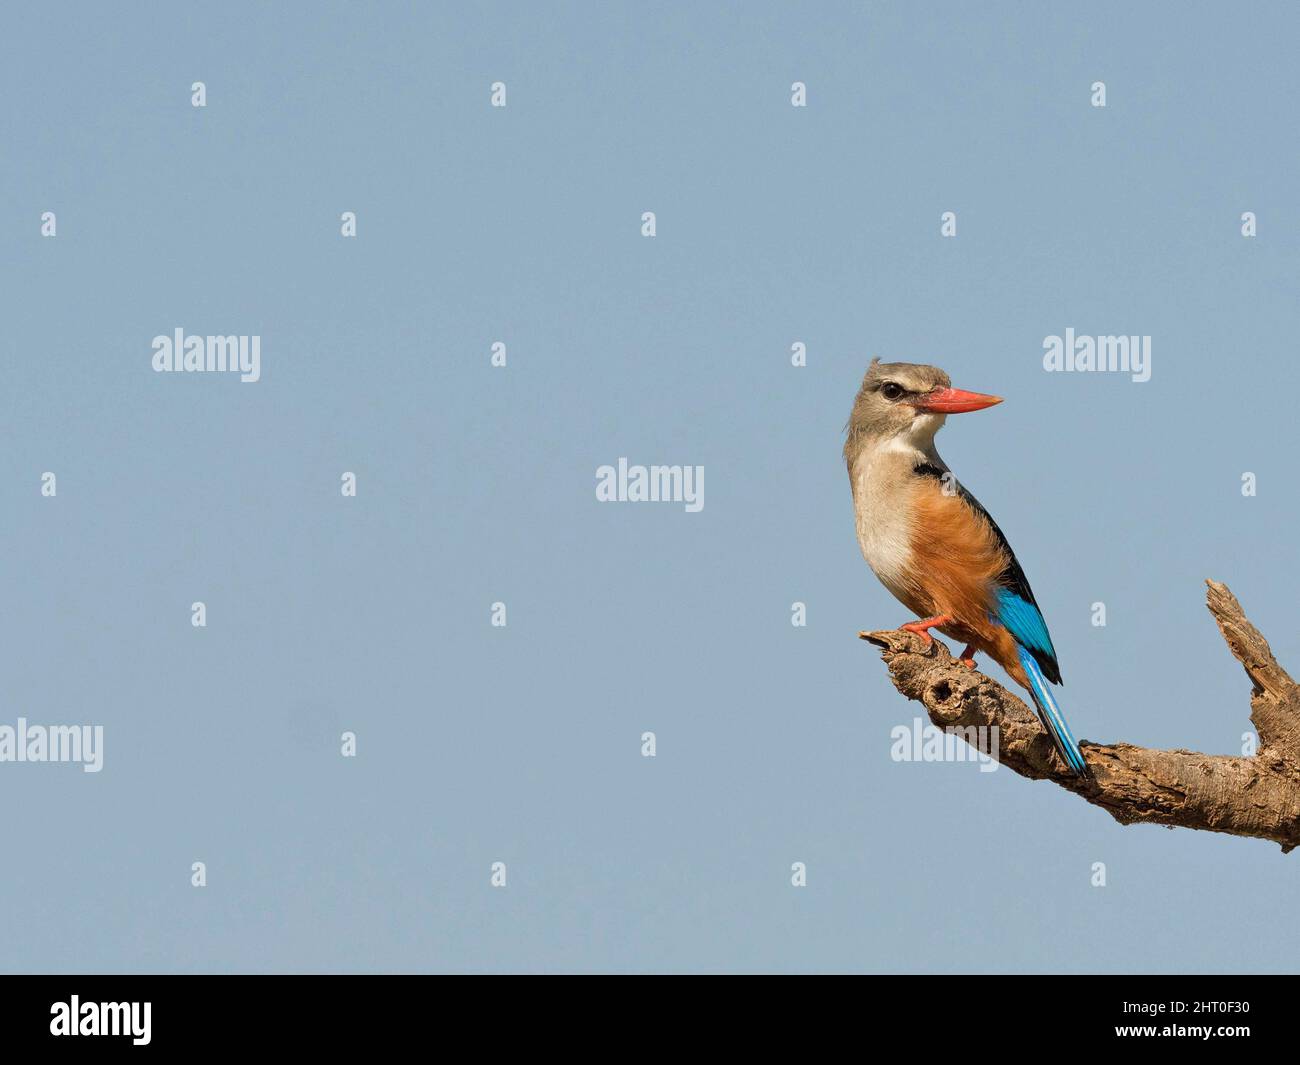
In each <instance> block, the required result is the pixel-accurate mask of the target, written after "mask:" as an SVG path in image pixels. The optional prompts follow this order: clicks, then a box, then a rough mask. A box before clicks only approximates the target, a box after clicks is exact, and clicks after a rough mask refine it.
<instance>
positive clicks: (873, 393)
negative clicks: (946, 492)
mask: <svg viewBox="0 0 1300 1065" xmlns="http://www.w3.org/2000/svg"><path fill="white" fill-rule="evenodd" d="M1001 402H1002V399H1001V397H999V396H985V395H982V394H980V393H979V392H963V391H962V390H961V389H960V388H953V387H952V382H951V381H949V379H948V375H947V374H946V373H944V372H943V371H942V370H941V369H939V367H937V366H926V365H924V364H922V363H916V362H881V361H880V360H879V359H872V360H871V365H870V366H869V367H868V368H867V374H866V376H865V377H863V379H862V387H861V388H860V389H858V398H857V400H856V401H855V402H854V404H853V412H852V413H851V414H850V415H849V424H848V434H849V436H848V441H847V443H846V444H845V446H844V453H845V455H846V456H847V457H848V458H850V460H851V459H852V456H853V454H854V453H856V452H857V451H858V450H860V449H861V448H862V447H864V446H868V445H870V444H871V443H874V442H879V441H884V440H887V439H889V438H891V437H900V438H902V439H903V441H904V442H906V443H908V444H911V445H913V446H915V447H916V448H917V449H918V450H921V451H924V450H926V449H927V448H929V446H930V444H931V442H932V441H933V440H934V434H935V433H937V432H938V431H939V428H940V426H942V425H943V423H944V419H945V418H947V416H948V415H949V414H961V413H964V412H965V411H972V410H983V409H984V408H985V407H991V406H993V404H995V403H1001Z"/></svg>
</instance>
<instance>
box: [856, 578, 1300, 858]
mask: <svg viewBox="0 0 1300 1065" xmlns="http://www.w3.org/2000/svg"><path fill="white" fill-rule="evenodd" d="M1206 584H1207V585H1208V586H1209V592H1208V594H1207V596H1206V599H1207V605H1208V606H1209V608H1210V613H1212V614H1213V615H1214V618H1215V620H1216V621H1217V622H1218V624H1219V631H1220V632H1222V633H1223V638H1224V639H1225V640H1226V641H1227V644H1228V649H1229V650H1230V651H1231V652H1232V653H1233V655H1234V656H1235V657H1236V658H1237V659H1238V661H1240V662H1241V664H1242V666H1244V667H1245V670H1246V675H1247V676H1248V677H1250V680H1251V683H1252V685H1253V691H1252V692H1251V699H1250V706H1251V712H1250V719H1251V721H1252V722H1253V723H1254V725H1255V731H1256V733H1257V734H1258V736H1259V747H1258V750H1257V752H1256V754H1255V755H1254V757H1250V758H1244V757H1242V758H1236V757H1230V756H1225V755H1209V754H1198V753H1196V752H1195V751H1183V750H1174V751H1159V750H1152V749H1150V748H1146V747H1134V746H1133V745H1132V744H1129V743H1111V744H1100V743H1091V742H1089V741H1082V742H1081V743H1080V747H1081V748H1082V750H1083V755H1084V758H1085V759H1087V762H1088V765H1089V767H1090V768H1091V769H1092V771H1093V773H1094V774H1095V778H1096V779H1094V780H1091V781H1089V780H1080V779H1079V778H1077V777H1075V776H1074V775H1073V774H1071V773H1070V771H1069V770H1068V769H1067V768H1066V767H1065V765H1064V764H1063V763H1062V762H1061V760H1060V758H1059V757H1058V756H1057V754H1056V751H1055V749H1054V748H1053V746H1052V741H1051V740H1050V738H1049V737H1048V735H1047V733H1046V732H1045V731H1044V730H1043V727H1042V726H1041V725H1040V724H1039V722H1038V718H1037V716H1036V715H1035V714H1034V711H1033V710H1032V709H1031V708H1030V707H1029V706H1027V705H1026V704H1025V703H1024V702H1023V701H1022V700H1020V699H1019V698H1017V697H1016V696H1015V695H1012V694H1011V693H1010V692H1009V691H1007V690H1006V689H1005V688H1003V687H1002V686H1001V685H1000V684H998V683H997V682H996V681H994V680H991V679H989V678H988V677H986V676H985V675H984V674H983V673H980V672H978V671H976V670H972V669H969V668H967V667H966V666H963V665H962V664H961V663H960V662H958V661H956V660H955V659H954V658H953V657H952V655H951V654H950V653H949V651H948V649H947V648H946V647H945V646H944V645H943V643H942V642H941V641H939V640H935V641H934V643H933V644H932V645H930V646H929V647H927V646H926V645H925V643H924V641H923V640H922V639H921V637H919V636H917V635H915V634H913V633H910V632H898V631H888V632H863V633H860V634H859V635H860V636H861V637H862V638H863V639H864V640H869V641H870V642H871V643H873V644H875V645H877V646H878V647H880V648H882V649H883V650H882V655H881V656H882V657H883V658H884V660H885V665H886V666H888V667H889V673H890V677H891V679H892V680H893V682H894V687H896V688H897V689H898V690H899V691H900V692H901V693H902V694H903V695H905V696H907V697H908V698H909V699H915V700H916V701H918V702H920V703H922V704H924V706H925V708H926V710H927V711H929V714H930V720H931V721H933V722H934V724H935V725H937V726H938V727H940V728H948V727H954V726H956V727H961V728H966V727H968V726H972V725H974V726H985V727H995V728H997V729H998V738H999V748H998V753H997V757H998V761H1000V762H1001V763H1002V764H1003V765H1005V766H1006V767H1007V768H1008V769H1011V770H1014V771H1015V772H1017V773H1019V774H1020V775H1021V776H1025V777H1029V778H1030V779H1032V780H1040V779H1044V778H1046V779H1050V780H1052V781H1054V782H1055V783H1057V784H1059V785H1061V787H1063V788H1067V789H1068V790H1070V791H1073V792H1075V793H1076V794H1078V795H1081V796H1082V797H1083V798H1084V799H1086V800H1087V801H1088V802H1090V803H1093V804H1094V805H1096V806H1100V807H1101V808H1102V809H1104V810H1106V811H1107V812H1108V813H1110V815H1111V816H1112V817H1114V818H1115V820H1116V821H1118V822H1120V824H1124V825H1128V824H1133V823H1135V822H1140V821H1145V822H1150V823H1153V824H1158V825H1178V826H1181V827H1183V828H1199V829H1205V830H1208V831H1211V832H1226V833H1229V834H1231V835H1234V836H1257V837H1259V838H1260V839H1269V840H1273V841H1274V842H1276V843H1280V844H1281V845H1282V850H1283V851H1284V852H1286V851H1289V850H1291V849H1292V848H1294V847H1296V846H1300V687H1297V685H1296V683H1295V682H1294V681H1293V680H1292V679H1291V678H1290V677H1289V676H1288V675H1287V672H1286V670H1284V669H1283V668H1282V667H1281V666H1280V665H1278V664H1277V660H1276V659H1275V658H1274V657H1273V652H1272V651H1271V650H1269V646H1268V642H1267V641H1266V640H1265V639H1264V637H1263V636H1261V635H1260V633H1259V631H1258V630H1257V629H1256V628H1255V626H1254V625H1252V624H1251V623H1250V622H1249V621H1248V620H1247V619H1246V615H1245V613H1244V612H1243V611H1242V609H1241V604H1239V603H1238V602H1237V600H1236V598H1235V597H1234V596H1233V594H1232V593H1231V592H1230V591H1229V590H1228V588H1227V587H1226V586H1225V585H1222V584H1217V583H1215V582H1214V581H1206Z"/></svg>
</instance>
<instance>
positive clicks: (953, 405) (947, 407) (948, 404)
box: [912, 388, 1002, 414]
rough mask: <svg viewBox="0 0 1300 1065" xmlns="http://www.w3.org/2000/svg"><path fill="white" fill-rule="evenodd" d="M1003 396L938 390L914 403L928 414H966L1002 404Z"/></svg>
mask: <svg viewBox="0 0 1300 1065" xmlns="http://www.w3.org/2000/svg"><path fill="white" fill-rule="evenodd" d="M1001 402H1002V397H1001V396H986V395H984V394H983V393H981V392H963V391H962V390H961V389H960V388H936V389H935V390H934V391H933V392H928V393H926V394H925V395H924V396H920V397H918V398H917V399H915V400H913V401H912V406H914V407H915V408H916V409H917V410H919V411H924V412H925V413H926V414H965V413H966V412H967V411H970V410H983V409H984V408H985V407H991V406H993V405H994V404H995V403H1001Z"/></svg>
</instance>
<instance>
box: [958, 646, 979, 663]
mask: <svg viewBox="0 0 1300 1065" xmlns="http://www.w3.org/2000/svg"><path fill="white" fill-rule="evenodd" d="M957 661H958V662H960V663H961V664H962V665H963V666H965V667H966V668H967V669H974V668H975V647H974V645H973V644H969V643H968V644H967V645H966V649H965V650H964V651H962V653H961V655H960V656H959V657H958V659H957Z"/></svg>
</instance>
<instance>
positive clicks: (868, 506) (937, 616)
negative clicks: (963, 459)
mask: <svg viewBox="0 0 1300 1065" xmlns="http://www.w3.org/2000/svg"><path fill="white" fill-rule="evenodd" d="M1001 402H1002V399H1001V397H1000V396H987V395H983V394H981V393H979V392H965V391H963V390H961V389H959V388H953V387H952V382H951V381H950V380H949V378H948V375H947V374H946V373H944V372H943V371H942V370H940V369H939V368H938V367H937V366H925V365H921V364H918V363H910V362H881V361H880V360H879V359H873V360H872V361H871V365H870V367H868V369H867V373H866V376H865V377H864V378H863V379H862V387H861V388H860V389H859V390H858V395H857V399H856V400H855V401H854V404H853V412H852V413H851V414H850V415H849V422H848V426H847V431H848V438H847V440H846V441H845V444H844V460H845V462H846V463H847V464H848V468H849V482H850V484H851V486H852V489H853V509H854V513H855V516H856V521H857V534H858V544H859V546H860V547H861V548H862V555H863V557H864V558H865V559H866V560H867V564H868V565H869V566H870V567H871V569H872V571H873V572H874V573H875V574H876V576H877V577H878V578H879V579H880V582H881V583H882V584H883V585H884V586H885V587H886V588H888V589H889V591H890V592H891V593H892V594H893V595H894V597H895V598H896V599H898V601H899V602H901V603H902V604H903V605H904V606H905V607H907V609H908V610H910V611H912V613H914V614H916V615H917V616H918V619H919V620H917V621H912V622H909V623H907V624H905V625H903V626H901V628H902V629H903V630H904V631H906V632H914V633H916V634H918V635H919V636H921V637H922V638H923V639H924V640H925V643H926V645H927V646H929V645H930V644H931V643H932V642H933V640H934V638H933V637H932V636H931V635H930V630H931V629H938V630H939V632H941V633H943V634H944V635H945V636H947V637H949V638H950V639H953V640H957V641H959V642H961V643H963V644H965V645H966V646H965V649H964V650H963V651H962V652H961V655H960V656H959V658H960V661H961V663H962V664H963V665H965V666H966V667H968V668H970V669H974V668H975V655H976V654H977V653H982V654H987V655H988V656H989V657H990V658H992V659H993V660H994V661H995V662H997V663H998V665H1000V666H1001V667H1002V668H1003V669H1005V670H1006V671H1007V673H1008V674H1009V675H1010V676H1011V678H1012V679H1013V680H1014V681H1015V682H1016V683H1017V684H1019V685H1020V686H1021V687H1022V688H1024V689H1025V690H1026V691H1028V692H1029V694H1030V696H1031V697H1032V699H1033V702H1034V708H1035V710H1036V711H1037V713H1038V719H1039V721H1041V722H1042V725H1043V728H1044V729H1046V730H1047V733H1048V735H1049V736H1051V738H1052V743H1053V745H1054V746H1055V748H1056V751H1057V753H1058V754H1059V755H1060V757H1061V760H1062V761H1063V762H1064V763H1065V765H1066V766H1068V767H1069V769H1070V770H1071V771H1072V772H1073V773H1075V774H1076V775H1077V776H1080V777H1090V776H1091V775H1092V774H1091V772H1090V770H1089V768H1088V763H1087V762H1085V761H1084V758H1083V754H1082V752H1081V751H1080V750H1079V744H1078V742H1077V741H1076V740H1075V738H1074V735H1073V733H1071V732H1070V726H1069V725H1067V724H1066V723H1065V716H1064V715H1063V714H1062V713H1061V708H1060V707H1059V706H1058V705H1057V702H1056V699H1055V697H1054V696H1053V695H1052V690H1051V688H1050V687H1049V686H1048V685H1049V682H1050V683H1051V684H1060V683H1061V669H1060V666H1059V665H1058V664H1057V660H1056V649H1055V648H1054V647H1053V646H1052V637H1051V635H1050V634H1049V633H1048V631H1047V622H1046V621H1045V620H1044V619H1043V612H1042V611H1041V610H1040V609H1039V608H1038V603H1037V601H1036V600H1035V599H1034V593H1033V589H1031V588H1030V587H1029V581H1028V580H1027V579H1026V577H1025V572H1024V570H1022V569H1021V568H1020V563H1019V561H1018V560H1017V559H1016V555H1015V552H1014V551H1012V550H1011V545H1010V544H1009V543H1007V538H1006V537H1005V536H1003V535H1002V530H1001V529H999V528H998V526H997V522H995V521H994V520H993V518H992V517H990V516H989V512H988V511H987V510H985V509H984V508H983V506H981V505H980V502H979V500H977V499H976V498H975V497H974V496H973V495H971V494H970V492H968V491H967V490H966V489H965V488H964V487H962V485H961V484H960V483H959V482H958V481H957V479H956V478H955V477H954V476H953V474H952V471H951V470H950V469H949V468H948V464H947V463H945V462H944V461H943V459H941V458H940V457H939V452H938V451H937V450H935V446H934V436H935V433H937V432H938V431H939V430H940V429H941V428H942V427H943V423H944V422H945V421H946V420H947V417H948V415H949V414H962V413H965V412H967V411H976V410H983V409H985V408H986V407H992V406H993V405H994V404H996V403H1001Z"/></svg>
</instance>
